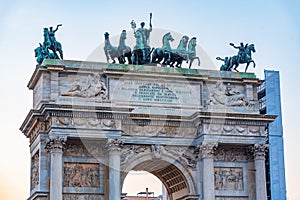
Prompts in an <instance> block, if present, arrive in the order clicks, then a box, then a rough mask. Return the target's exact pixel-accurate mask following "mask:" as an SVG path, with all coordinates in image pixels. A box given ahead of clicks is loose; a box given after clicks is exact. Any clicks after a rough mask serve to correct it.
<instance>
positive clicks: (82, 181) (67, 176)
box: [63, 163, 100, 187]
mask: <svg viewBox="0 0 300 200" xmlns="http://www.w3.org/2000/svg"><path fill="white" fill-rule="evenodd" d="M63 182H64V184H63V185H64V187H99V186H100V181H99V164H90V163H64V179H63Z"/></svg>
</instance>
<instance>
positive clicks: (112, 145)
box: [107, 138, 124, 200]
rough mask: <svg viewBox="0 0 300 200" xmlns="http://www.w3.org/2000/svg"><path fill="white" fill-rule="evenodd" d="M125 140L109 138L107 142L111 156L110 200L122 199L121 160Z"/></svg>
mask: <svg viewBox="0 0 300 200" xmlns="http://www.w3.org/2000/svg"><path fill="white" fill-rule="evenodd" d="M123 143H124V140H122V139H119V138H109V139H108V141H107V147H108V151H109V153H108V156H109V200H120V199H121V184H120V182H121V174H120V160H121V150H122V147H123Z"/></svg>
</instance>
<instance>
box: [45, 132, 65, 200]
mask: <svg viewBox="0 0 300 200" xmlns="http://www.w3.org/2000/svg"><path fill="white" fill-rule="evenodd" d="M65 142H66V137H58V136H57V137H52V138H48V139H47V141H46V147H45V148H46V149H47V150H48V151H49V152H50V159H51V164H50V200H62V199H63V196H62V187H63V179H62V176H63V171H62V168H63V161H62V157H63V156H62V155H63V148H64V145H65Z"/></svg>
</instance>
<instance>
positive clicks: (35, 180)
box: [31, 152, 40, 189]
mask: <svg viewBox="0 0 300 200" xmlns="http://www.w3.org/2000/svg"><path fill="white" fill-rule="evenodd" d="M39 160H40V156H39V152H37V153H36V154H34V156H33V157H32V160H31V189H34V188H35V187H36V186H37V185H38V184H39Z"/></svg>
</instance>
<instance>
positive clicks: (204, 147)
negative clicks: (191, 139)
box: [200, 143, 218, 200]
mask: <svg viewBox="0 0 300 200" xmlns="http://www.w3.org/2000/svg"><path fill="white" fill-rule="evenodd" d="M217 146H218V143H202V144H201V145H200V153H201V157H202V165H203V170H202V173H203V197H204V198H203V199H204V200H213V199H215V188H214V159H213V153H214V150H215V149H216V148H217Z"/></svg>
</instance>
